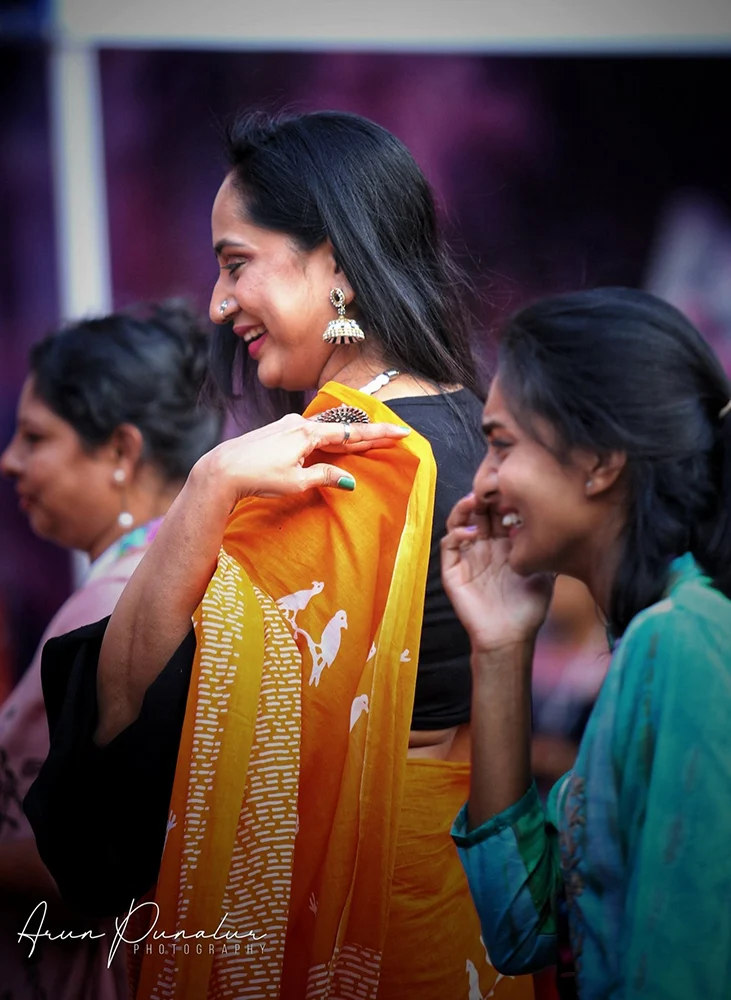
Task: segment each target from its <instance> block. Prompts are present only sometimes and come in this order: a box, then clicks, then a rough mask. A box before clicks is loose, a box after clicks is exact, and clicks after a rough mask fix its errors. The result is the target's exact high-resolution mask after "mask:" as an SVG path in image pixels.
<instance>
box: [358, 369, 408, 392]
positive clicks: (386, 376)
mask: <svg viewBox="0 0 731 1000" xmlns="http://www.w3.org/2000/svg"><path fill="white" fill-rule="evenodd" d="M400 374H401V372H400V371H399V370H398V369H397V368H389V369H388V370H387V371H385V372H381V374H380V375H376V377H375V378H374V379H371V381H370V382H369V383H368V385H364V386H363V388H362V389H359V390H358V392H363V393H365V394H366V396H372V395H373V393H374V392H378V390H379V389H382V388H383V387H384V385H388V383H389V382H390V381H391V379H392V378H396V376H397V375H400Z"/></svg>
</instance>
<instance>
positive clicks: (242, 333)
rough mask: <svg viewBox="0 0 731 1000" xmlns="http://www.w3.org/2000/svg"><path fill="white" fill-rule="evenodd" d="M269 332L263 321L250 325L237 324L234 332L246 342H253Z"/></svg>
mask: <svg viewBox="0 0 731 1000" xmlns="http://www.w3.org/2000/svg"><path fill="white" fill-rule="evenodd" d="M266 332H267V328H266V327H265V326H264V325H263V324H262V323H257V324H256V325H254V324H251V325H250V326H235V327H234V333H235V334H236V336H237V337H241V339H242V340H243V342H244V343H245V344H251V343H253V342H254V341H255V340H258V339H259V338H260V337H263V336H264V334H265V333H266Z"/></svg>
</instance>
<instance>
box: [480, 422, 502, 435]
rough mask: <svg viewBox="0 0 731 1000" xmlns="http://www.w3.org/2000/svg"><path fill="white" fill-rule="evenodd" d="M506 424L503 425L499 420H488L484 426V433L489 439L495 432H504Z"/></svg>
mask: <svg viewBox="0 0 731 1000" xmlns="http://www.w3.org/2000/svg"><path fill="white" fill-rule="evenodd" d="M504 430H505V424H501V423H500V421H499V420H486V421H485V422H484V424H483V425H482V433H483V434H484V435H485V437H487V436H488V435H489V434H491V433H492V432H493V431H504Z"/></svg>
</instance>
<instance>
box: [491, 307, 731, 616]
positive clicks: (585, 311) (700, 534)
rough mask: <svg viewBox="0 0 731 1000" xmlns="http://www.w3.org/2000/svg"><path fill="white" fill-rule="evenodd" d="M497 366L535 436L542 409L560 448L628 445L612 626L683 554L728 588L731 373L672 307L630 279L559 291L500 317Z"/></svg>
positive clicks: (654, 596)
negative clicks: (629, 284)
mask: <svg viewBox="0 0 731 1000" xmlns="http://www.w3.org/2000/svg"><path fill="white" fill-rule="evenodd" d="M498 372H499V376H500V384H501V389H502V390H503V391H504V392H505V394H506V398H507V400H508V402H509V405H510V408H511V412H512V413H513V415H514V416H515V418H516V420H518V422H519V423H520V424H521V425H522V426H523V427H524V429H526V430H527V431H528V432H529V433H531V434H533V435H536V432H535V428H534V426H533V424H534V420H533V418H534V417H536V416H539V417H543V418H545V419H546V420H547V421H548V422H549V423H550V424H551V426H552V427H553V428H554V430H555V432H556V433H557V436H558V445H557V448H556V451H557V454H558V455H559V457H562V458H564V459H565V458H567V457H568V453H569V452H570V450H571V449H573V448H579V449H582V448H583V449H587V450H589V451H592V452H596V453H597V454H599V455H606V454H608V453H610V452H613V451H615V452H616V451H619V452H623V453H624V454H625V455H626V458H627V464H626V483H627V494H628V510H627V520H626V525H625V529H624V537H623V551H622V557H621V562H620V566H619V569H618V572H617V575H616V578H615V580H614V585H613V589H612V598H611V606H610V608H609V620H610V621H609V623H610V626H611V628H612V629H613V631H614V632H615V634H616V635H621V634H622V633H623V632H624V630H625V629H626V628H627V626H628V624H629V622H630V621H631V619H632V618H633V617H634V616H635V615H636V614H637V613H638V612H639V611H641V610H643V609H644V608H646V607H649V605H651V604H653V603H655V602H656V601H657V600H659V599H660V597H661V596H662V594H663V591H664V590H665V587H666V586H667V582H668V576H669V566H670V562H671V561H672V559H673V557H675V556H678V555H681V554H683V553H684V552H691V553H692V554H693V556H694V557H695V559H696V560H697V562H698V564H699V565H700V567H701V569H702V570H703V571H704V572H705V573H706V574H707V575H708V576H710V577H711V579H712V580H713V583H714V585H715V586H716V587H717V588H718V589H719V590H720V591H721V592H722V593H724V594H725V595H726V596H727V597H731V413H729V414H727V415H725V416H723V417H721V416H720V414H721V413H722V411H723V409H724V407H725V406H726V404H727V403H728V401H729V398H730V397H731V380H729V377H728V376H727V374H726V373H725V372H724V369H723V367H722V365H721V362H720V361H719V359H718V357H717V356H716V355H715V353H714V352H713V350H712V349H711V347H710V346H709V344H708V343H707V342H706V341H705V340H704V339H703V337H702V336H701V335H700V334H699V333H698V331H697V330H696V329H695V327H694V326H693V325H692V324H691V323H690V321H689V320H688V319H687V318H686V317H685V316H684V315H683V314H682V313H681V312H679V311H678V310H677V309H675V308H674V307H673V306H671V305H668V303H667V302H664V301H662V300H661V299H658V298H656V297H655V296H653V295H650V294H648V293H646V292H641V291H636V290H632V289H628V288H598V289H594V290H591V291H583V292H577V293H574V294H569V295H559V296H557V297H555V298H552V299H547V300H544V301H541V302H538V303H536V304H535V305H532V306H529V307H528V308H526V309H524V310H522V311H521V312H519V313H518V314H517V315H516V316H515V317H514V318H513V319H512V320H511V321H510V323H509V324H508V326H507V329H506V330H505V332H504V335H503V337H502V340H501V344H500V349H499V359H498ZM536 436H537V435H536Z"/></svg>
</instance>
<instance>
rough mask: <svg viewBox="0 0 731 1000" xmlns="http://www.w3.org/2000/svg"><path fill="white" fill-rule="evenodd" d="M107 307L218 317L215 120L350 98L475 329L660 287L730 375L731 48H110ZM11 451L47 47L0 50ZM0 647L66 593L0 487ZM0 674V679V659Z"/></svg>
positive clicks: (3, 436) (10, 653) (0, 343)
mask: <svg viewBox="0 0 731 1000" xmlns="http://www.w3.org/2000/svg"><path fill="white" fill-rule="evenodd" d="M100 65H101V80H102V104H103V114H104V127H105V135H104V141H105V150H106V168H107V186H108V198H109V215H110V218H109V222H110V239H111V254H112V271H113V291H114V305H115V308H122V307H124V306H126V305H128V304H130V303H133V302H138V301H141V300H153V299H159V298H162V297H166V296H169V295H183V296H185V297H187V298H188V299H190V300H191V301H192V302H193V303H194V304H195V305H196V306H197V307H198V308H199V309H200V310H201V311H203V312H205V311H206V309H207V303H208V295H209V291H210V288H211V285H212V282H213V280H214V277H215V273H216V272H215V267H214V260H213V255H212V253H211V249H210V231H209V212H210V205H211V202H212V199H213V196H214V194H215V191H216V188H217V186H218V184H219V183H220V180H221V177H222V173H223V166H224V165H223V161H222V158H221V153H220V143H219V137H218V129H219V125H220V122H221V121H222V120H223V119H225V117H226V116H228V115H230V114H232V113H234V112H235V111H237V110H239V109H243V108H250V107H264V108H267V109H271V110H277V109H279V108H281V107H283V106H286V107H289V108H292V109H295V110H312V109H317V108H338V109H345V110H350V111H356V112H358V113H361V114H364V115H367V116H368V117H370V118H373V119H375V120H376V121H378V122H379V123H381V124H382V125H384V126H386V127H387V128H389V129H391V130H392V131H393V132H395V133H396V134H397V135H398V136H399V137H400V138H401V139H402V140H403V141H404V142H405V143H406V144H407V145H408V146H409V147H410V149H411V150H412V152H413V153H414V155H415V156H416V158H417V160H418V161H419V163H420V164H421V166H422V167H423V169H424V171H425V173H426V174H427V176H428V177H429V179H430V180H431V182H432V183H433V185H434V187H435V189H436V192H437V195H438V198H439V201H440V203H441V205H442V209H443V213H444V221H445V227H446V231H447V233H448V236H449V239H450V241H451V243H452V245H453V247H454V248H455V251H456V252H457V254H458V256H459V257H460V259H461V261H462V263H463V265H464V266H465V267H466V268H467V269H468V270H469V271H470V274H471V276H472V278H473V280H474V281H475V284H476V287H477V290H478V297H477V299H476V301H475V303H474V307H475V310H476V314H477V316H478V329H477V331H476V336H477V341H478V343H479V344H480V345H482V346H484V347H485V348H486V347H487V344H488V342H489V338H490V337H491V336H492V334H493V332H494V330H495V328H496V327H497V326H498V325H499V323H500V320H501V318H502V317H504V316H505V315H506V313H509V312H511V311H513V310H514V309H516V308H517V307H518V306H519V305H521V304H522V303H523V302H525V301H526V300H528V299H531V298H534V297H536V296H538V295H541V294H544V293H549V292H554V291H559V290H565V289H570V288H578V287H584V286H589V285H596V284H626V285H633V286H642V287H648V288H650V289H651V290H653V291H656V292H658V293H659V294H662V295H664V296H665V297H667V298H669V299H671V300H672V301H674V302H676V303H677V304H678V305H680V306H681V307H683V308H685V309H686V310H687V311H688V313H689V314H690V315H691V317H692V318H693V319H694V320H695V321H696V322H697V323H698V325H699V326H700V327H701V329H702V330H703V331H704V333H706V334H707V336H708V337H709V338H710V339H712V340H713V341H714V343H715V344H716V346H717V347H718V348H719V350H721V351H722V353H723V354H724V357H725V360H726V363H727V365H729V366H730V367H731V129H730V128H729V125H730V124H731V123H730V122H729V116H728V111H727V108H726V104H727V101H726V95H728V93H729V92H731V59H729V58H726V57H721V56H719V57H707V58H694V57H688V56H686V57H682V58H670V57H660V56H653V57H647V58H643V57H591V58H582V57H576V56H571V57H568V56H540V57H537V56H536V57H523V56H515V55H511V56H495V55H490V56H474V55H439V54H435V55H421V54H405V55H402V54H364V53H359V54H358V53H350V52H349V53H342V54H339V53H321V54H319V53H306V54H298V53H291V52H289V53H261V52H258V53H251V52H248V53H231V52H226V53H212V52H172V51H164V52H152V51H143V50H125V51H122V50H106V51H102V53H101V61H100ZM0 122H1V127H2V143H1V145H0V165H1V166H0V170H1V177H2V183H0V231H2V233H3V234H4V239H3V249H2V254H3V267H2V268H1V269H0V357H1V359H2V363H1V364H0V445H1V446H3V447H4V445H5V443H6V441H7V440H8V438H9V436H10V434H11V432H12V424H13V413H14V407H15V403H16V400H17V396H18V393H19V390H20V386H21V384H22V381H23V377H24V374H25V367H26V357H27V352H28V347H29V345H30V344H31V343H32V342H33V341H34V340H36V339H38V338H39V337H40V336H42V335H43V334H45V333H46V332H48V331H50V330H52V329H53V328H54V326H55V324H56V323H57V322H58V312H59V310H58V304H57V303H58V292H57V284H56V277H55V250H54V225H53V211H52V208H53V206H52V183H51V182H52V178H51V165H50V147H49V121H48V99H47V53H46V51H45V50H44V48H43V47H40V46H36V45H25V44H19V43H14V44H6V45H4V46H1V47H0ZM0 552H1V555H0V647H2V646H3V644H4V647H5V652H4V654H2V651H1V649H0V660H1V659H3V658H4V659H5V662H6V664H7V665H8V666H7V667H6V669H9V671H10V673H11V674H12V675H15V676H17V675H18V674H19V673H20V671H22V669H23V668H24V667H25V665H26V664H27V663H28V661H29V660H30V657H31V654H32V651H33V647H34V645H35V643H36V642H37V640H38V637H39V635H40V632H41V631H42V629H43V627H44V626H45V624H46V623H47V621H48V619H49V618H50V616H51V614H52V613H53V611H54V610H55V608H56V607H57V606H58V605H59V604H60V603H61V601H62V600H63V599H64V597H65V596H66V594H67V593H68V589H69V586H70V574H69V561H68V557H67V556H66V554H65V553H62V552H60V551H59V550H57V549H56V548H55V547H54V546H52V545H49V544H46V543H42V542H39V541H38V540H36V539H34V537H33V536H32V535H31V533H30V531H29V530H28V528H27V525H26V523H25V519H24V518H23V517H22V515H21V514H20V513H19V512H18V510H17V507H16V503H15V498H14V494H13V491H12V488H11V487H10V486H9V485H8V484H6V483H3V484H1V485H0ZM0 672H1V671H0Z"/></svg>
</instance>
